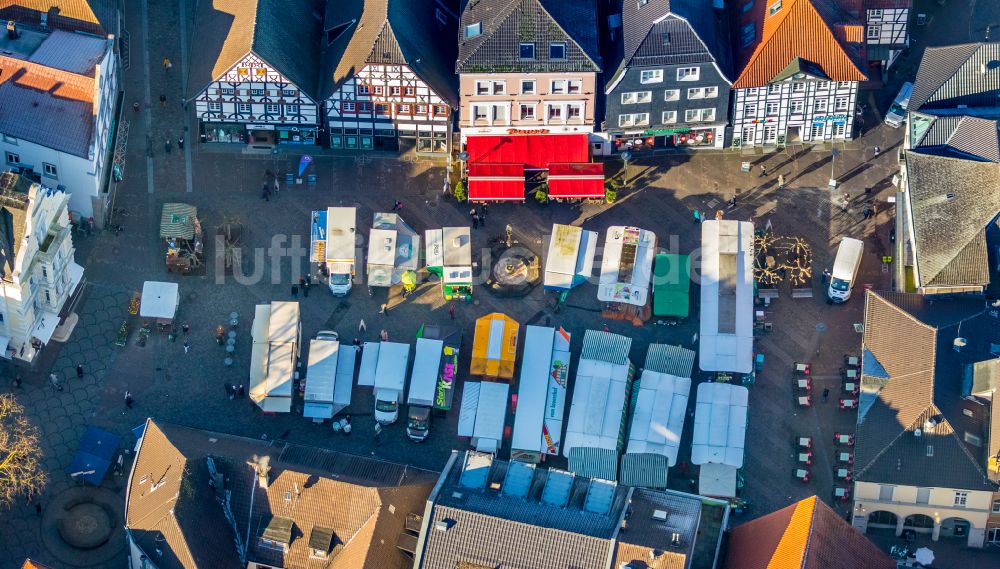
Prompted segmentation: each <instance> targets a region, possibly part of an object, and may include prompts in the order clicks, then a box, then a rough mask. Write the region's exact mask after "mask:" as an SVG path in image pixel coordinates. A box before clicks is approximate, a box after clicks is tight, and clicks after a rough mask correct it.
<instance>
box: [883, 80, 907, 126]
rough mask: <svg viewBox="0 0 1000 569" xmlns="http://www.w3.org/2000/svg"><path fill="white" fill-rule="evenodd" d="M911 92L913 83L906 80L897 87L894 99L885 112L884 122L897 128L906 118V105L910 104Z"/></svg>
mask: <svg viewBox="0 0 1000 569" xmlns="http://www.w3.org/2000/svg"><path fill="white" fill-rule="evenodd" d="M912 94H913V83H910V82H909V81H907V82H906V83H903V86H902V87H901V88H900V89H899V93H898V94H897V95H896V99H895V100H894V101H893V102H892V105H890V106H889V110H888V111H887V112H886V113H885V124H887V125H889V126H891V127H892V128H899V127H900V126H901V125H902V124H903V121H905V120H906V107H908V106H910V95H912Z"/></svg>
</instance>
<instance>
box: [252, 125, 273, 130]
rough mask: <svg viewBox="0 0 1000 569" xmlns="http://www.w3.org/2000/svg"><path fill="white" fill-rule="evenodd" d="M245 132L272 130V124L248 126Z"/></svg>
mask: <svg viewBox="0 0 1000 569" xmlns="http://www.w3.org/2000/svg"><path fill="white" fill-rule="evenodd" d="M247 130H274V125H273V124H248V125H247Z"/></svg>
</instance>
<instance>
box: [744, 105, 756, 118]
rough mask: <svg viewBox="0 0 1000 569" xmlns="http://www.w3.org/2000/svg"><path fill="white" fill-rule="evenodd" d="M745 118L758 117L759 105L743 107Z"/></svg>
mask: <svg viewBox="0 0 1000 569" xmlns="http://www.w3.org/2000/svg"><path fill="white" fill-rule="evenodd" d="M743 116H744V117H745V118H753V117H755V116H757V105H743Z"/></svg>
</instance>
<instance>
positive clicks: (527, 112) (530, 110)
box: [521, 103, 535, 120]
mask: <svg viewBox="0 0 1000 569" xmlns="http://www.w3.org/2000/svg"><path fill="white" fill-rule="evenodd" d="M534 118H535V105H528V104H523V103H522V104H521V120H531V119H534Z"/></svg>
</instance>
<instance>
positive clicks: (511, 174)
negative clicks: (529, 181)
mask: <svg viewBox="0 0 1000 569" xmlns="http://www.w3.org/2000/svg"><path fill="white" fill-rule="evenodd" d="M469 201H473V202H482V201H496V202H503V201H524V165H522V164H470V165H469Z"/></svg>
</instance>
